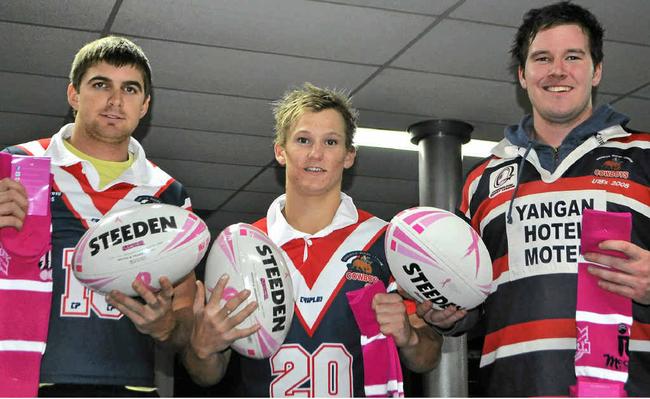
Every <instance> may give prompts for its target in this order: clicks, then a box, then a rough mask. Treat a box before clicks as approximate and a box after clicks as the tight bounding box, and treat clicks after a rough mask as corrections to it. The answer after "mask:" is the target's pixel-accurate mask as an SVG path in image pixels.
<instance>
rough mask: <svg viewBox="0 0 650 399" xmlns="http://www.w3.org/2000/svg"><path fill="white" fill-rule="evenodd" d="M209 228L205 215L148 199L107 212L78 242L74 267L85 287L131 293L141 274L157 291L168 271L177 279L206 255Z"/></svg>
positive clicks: (174, 280)
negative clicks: (202, 218) (144, 202)
mask: <svg viewBox="0 0 650 399" xmlns="http://www.w3.org/2000/svg"><path fill="white" fill-rule="evenodd" d="M209 244H210V232H209V231H208V228H207V226H206V225H205V223H204V222H203V220H201V218H200V217H198V216H196V215H195V214H194V213H192V212H190V211H188V210H185V209H183V208H180V207H177V206H173V205H166V204H144V205H136V206H134V207H131V208H127V209H121V210H116V211H111V212H108V213H107V214H106V215H104V216H103V217H102V218H101V219H100V220H99V222H97V223H96V224H95V225H94V226H92V227H91V228H90V229H88V230H87V231H86V233H85V234H84V235H83V236H82V237H81V239H80V240H79V242H78V243H77V246H76V247H75V251H74V255H73V258H72V270H73V272H74V275H75V277H77V280H79V281H80V282H81V283H82V284H83V285H85V286H86V287H88V288H90V289H92V290H95V291H99V292H102V293H108V292H110V291H111V290H119V291H122V292H123V293H125V294H126V295H129V296H137V295H138V294H137V293H136V292H135V291H134V290H133V288H131V283H133V281H134V280H135V279H136V278H137V279H140V280H141V281H142V282H143V283H145V284H146V285H147V286H149V287H150V288H151V289H152V290H154V291H157V290H159V289H160V283H159V282H158V279H159V278H160V277H163V276H166V277H168V278H169V280H170V281H171V282H172V284H175V283H176V282H178V280H180V279H181V278H183V277H184V276H186V275H187V274H188V273H189V272H190V271H192V269H194V267H195V266H196V265H197V264H198V263H199V261H200V260H201V259H202V258H203V255H204V254H205V252H206V250H207V248H208V246H209Z"/></svg>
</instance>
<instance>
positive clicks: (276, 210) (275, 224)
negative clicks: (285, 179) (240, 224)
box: [266, 192, 359, 246]
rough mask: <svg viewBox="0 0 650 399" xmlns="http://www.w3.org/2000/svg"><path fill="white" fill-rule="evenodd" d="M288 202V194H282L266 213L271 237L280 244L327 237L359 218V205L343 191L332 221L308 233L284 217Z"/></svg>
mask: <svg viewBox="0 0 650 399" xmlns="http://www.w3.org/2000/svg"><path fill="white" fill-rule="evenodd" d="M286 202H287V195H286V194H282V195H281V196H279V197H278V198H276V199H275V201H273V203H271V206H269V210H268V212H267V213H266V227H267V230H268V232H269V237H270V238H271V240H272V241H273V242H274V243H276V244H277V245H278V246H283V245H284V244H286V243H287V242H289V241H291V240H295V239H296V238H302V239H304V240H308V239H311V238H319V237H325V236H327V235H328V234H330V233H331V232H333V231H334V230H338V229H342V228H344V227H347V226H350V225H352V224H354V223H356V222H357V221H358V220H359V214H358V212H357V207H356V206H355V205H354V202H352V198H351V197H350V196H349V195H347V194H345V193H343V192H342V193H341V203H340V204H339V207H338V209H337V210H336V213H335V214H334V219H332V223H330V224H329V225H328V226H327V227H325V228H323V229H322V230H320V231H318V232H316V233H315V234H308V233H304V232H302V231H298V230H296V229H294V228H293V227H291V225H290V224H289V223H288V222H287V220H286V219H285V218H284V215H283V214H282V210H283V209H284V204H285V203H286Z"/></svg>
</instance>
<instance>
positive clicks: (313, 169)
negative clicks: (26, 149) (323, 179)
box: [305, 166, 325, 172]
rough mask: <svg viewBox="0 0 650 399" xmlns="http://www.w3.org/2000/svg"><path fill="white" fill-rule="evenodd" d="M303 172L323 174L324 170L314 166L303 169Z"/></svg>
mask: <svg viewBox="0 0 650 399" xmlns="http://www.w3.org/2000/svg"><path fill="white" fill-rule="evenodd" d="M305 170H306V171H307V172H325V169H323V168H318V167H315V166H313V167H309V168H305Z"/></svg>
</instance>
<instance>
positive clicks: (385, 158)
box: [352, 147, 418, 179]
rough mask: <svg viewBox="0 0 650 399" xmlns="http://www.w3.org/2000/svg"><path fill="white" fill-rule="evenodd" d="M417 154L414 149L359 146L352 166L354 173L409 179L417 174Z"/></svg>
mask: <svg viewBox="0 0 650 399" xmlns="http://www.w3.org/2000/svg"><path fill="white" fill-rule="evenodd" d="M417 171H418V155H417V152H415V151H399V150H391V149H386V148H374V147H359V149H358V150H357V157H356V161H355V163H354V167H353V168H352V173H353V174H355V175H362V176H369V177H373V176H375V177H389V178H395V179H409V178H411V177H412V176H414V175H415V176H417Z"/></svg>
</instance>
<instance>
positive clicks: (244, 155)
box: [139, 126, 273, 166]
mask: <svg viewBox="0 0 650 399" xmlns="http://www.w3.org/2000/svg"><path fill="white" fill-rule="evenodd" d="M139 140H140V142H141V143H142V145H143V146H144V148H145V149H146V151H147V155H149V156H151V157H157V158H176V159H181V160H182V159H184V160H187V161H203V162H208V163H210V162H212V163H222V164H232V165H250V166H263V165H266V164H267V163H269V162H270V161H271V160H272V159H273V139H272V138H271V137H259V136H248V135H244V134H230V133H219V132H206V131H199V130H186V129H178V128H166V127H158V126H151V127H150V128H149V129H148V131H147V134H146V136H145V137H144V138H139ZM175 142H178V143H183V145H179V146H173V145H170V143H175Z"/></svg>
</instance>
